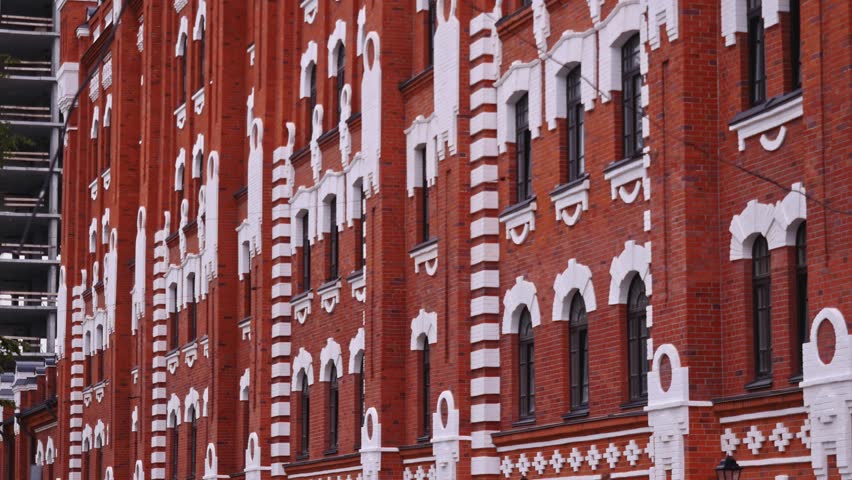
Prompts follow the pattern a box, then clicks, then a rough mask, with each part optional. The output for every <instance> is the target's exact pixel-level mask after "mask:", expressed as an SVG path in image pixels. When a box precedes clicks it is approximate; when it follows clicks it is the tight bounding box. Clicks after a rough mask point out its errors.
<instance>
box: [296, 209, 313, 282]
mask: <svg viewBox="0 0 852 480" xmlns="http://www.w3.org/2000/svg"><path fill="white" fill-rule="evenodd" d="M299 221H300V222H302V291H303V292H307V291H308V290H310V289H311V242H310V239H309V237H308V225H309V223H308V214H307V213H305V214H304V215H302V217H301V218H300V219H299Z"/></svg>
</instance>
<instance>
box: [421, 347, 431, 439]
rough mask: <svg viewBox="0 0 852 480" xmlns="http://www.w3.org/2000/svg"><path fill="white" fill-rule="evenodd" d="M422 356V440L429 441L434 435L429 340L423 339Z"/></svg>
mask: <svg viewBox="0 0 852 480" xmlns="http://www.w3.org/2000/svg"><path fill="white" fill-rule="evenodd" d="M420 355H421V357H420V358H421V360H420V422H421V431H422V432H423V434H422V435H421V436H420V440H422V441H429V435H430V434H431V433H432V412H431V408H430V407H431V405H430V402H431V399H430V398H431V391H430V389H431V386H432V359H431V354H430V352H429V340H428V339H426V338H424V339H423V351H422V352H421V354H420Z"/></svg>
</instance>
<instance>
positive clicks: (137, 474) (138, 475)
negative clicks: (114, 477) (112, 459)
mask: <svg viewBox="0 0 852 480" xmlns="http://www.w3.org/2000/svg"><path fill="white" fill-rule="evenodd" d="M133 480H145V466H144V465H143V464H142V460H136V466H134V467H133Z"/></svg>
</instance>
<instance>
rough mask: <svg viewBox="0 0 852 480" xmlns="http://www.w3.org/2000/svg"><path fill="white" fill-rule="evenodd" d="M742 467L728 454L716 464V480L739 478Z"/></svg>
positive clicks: (736, 479) (738, 479) (737, 479)
mask: <svg viewBox="0 0 852 480" xmlns="http://www.w3.org/2000/svg"><path fill="white" fill-rule="evenodd" d="M742 470H743V467H741V466H739V464H738V463H737V461H736V460H735V459H734V457H732V456H730V455H728V456H727V457H725V458H724V459H722V461H721V462H719V465H717V466H716V478H717V479H718V480H740V473H742Z"/></svg>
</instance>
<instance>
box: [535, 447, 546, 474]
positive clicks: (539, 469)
mask: <svg viewBox="0 0 852 480" xmlns="http://www.w3.org/2000/svg"><path fill="white" fill-rule="evenodd" d="M532 466H533V469H535V473H537V474H539V475H541V474H542V473H544V469H545V468H547V460H545V459H544V456H543V455H542V454H541V452H538V453H536V454H535V457H534V458H533V463H532Z"/></svg>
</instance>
